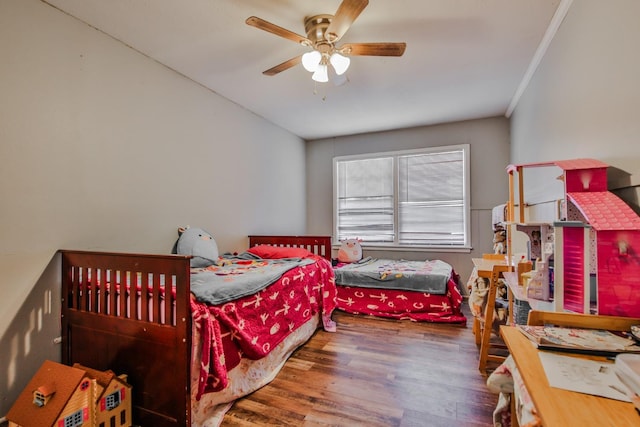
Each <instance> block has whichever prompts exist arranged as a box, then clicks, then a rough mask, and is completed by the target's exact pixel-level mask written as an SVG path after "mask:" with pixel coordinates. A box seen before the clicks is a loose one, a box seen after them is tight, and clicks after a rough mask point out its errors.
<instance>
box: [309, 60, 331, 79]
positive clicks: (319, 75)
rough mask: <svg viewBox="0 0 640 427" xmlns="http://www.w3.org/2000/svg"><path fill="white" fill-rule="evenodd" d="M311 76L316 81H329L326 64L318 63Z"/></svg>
mask: <svg viewBox="0 0 640 427" xmlns="http://www.w3.org/2000/svg"><path fill="white" fill-rule="evenodd" d="M311 78H312V79H313V80H314V81H316V82H318V83H326V82H328V81H329V73H328V70H327V64H319V65H318V68H317V69H316V71H315V72H314V73H313V75H312V76H311Z"/></svg>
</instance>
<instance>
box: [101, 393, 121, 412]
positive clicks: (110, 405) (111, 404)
mask: <svg viewBox="0 0 640 427" xmlns="http://www.w3.org/2000/svg"><path fill="white" fill-rule="evenodd" d="M119 405H120V390H118V391H115V392H113V393H111V394H110V395H108V396H107V397H106V398H105V409H106V410H107V411H110V410H112V409H114V408H117V407H118V406H119Z"/></svg>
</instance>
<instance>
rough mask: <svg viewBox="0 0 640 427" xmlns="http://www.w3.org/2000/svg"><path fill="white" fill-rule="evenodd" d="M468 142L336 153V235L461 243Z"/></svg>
mask: <svg viewBox="0 0 640 427" xmlns="http://www.w3.org/2000/svg"><path fill="white" fill-rule="evenodd" d="M467 158H468V145H461V146H453V147H441V148H430V149H425V150H412V151H403V152H395V153H380V154H373V155H367V156H348V157H337V158H335V159H334V189H335V204H334V210H335V212H334V218H335V233H336V236H337V238H338V240H343V239H347V238H359V239H361V240H362V241H363V243H365V244H366V243H372V244H376V243H380V244H385V245H397V246H405V247H406V246H420V247H429V246H437V247H442V246H445V247H464V246H467V244H468V241H469V236H468V234H469V233H468V230H469V227H468V224H467V222H468V209H469V203H468V161H467Z"/></svg>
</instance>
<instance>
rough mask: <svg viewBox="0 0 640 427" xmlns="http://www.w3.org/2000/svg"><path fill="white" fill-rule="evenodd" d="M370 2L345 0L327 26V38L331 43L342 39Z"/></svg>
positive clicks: (366, 0) (367, 0)
mask: <svg viewBox="0 0 640 427" xmlns="http://www.w3.org/2000/svg"><path fill="white" fill-rule="evenodd" d="M368 4H369V0H343V1H342V3H340V6H338V10H337V11H336V14H335V15H334V16H333V19H332V20H331V24H329V26H328V27H327V31H326V32H325V38H326V39H327V40H328V41H330V42H331V43H335V42H337V41H338V40H340V38H342V36H344V34H345V33H346V32H347V30H348V29H349V27H351V24H353V21H355V20H356V18H357V17H358V16H359V15H360V13H362V11H363V10H364V8H365V7H367V5H368Z"/></svg>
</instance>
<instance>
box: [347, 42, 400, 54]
mask: <svg viewBox="0 0 640 427" xmlns="http://www.w3.org/2000/svg"><path fill="white" fill-rule="evenodd" d="M406 47H407V44H406V43H347V44H344V45H342V46H341V47H340V49H339V51H340V52H341V53H344V54H345V55H354V56H355V55H362V56H364V55H367V56H402V55H403V54H404V50H405V48H406Z"/></svg>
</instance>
